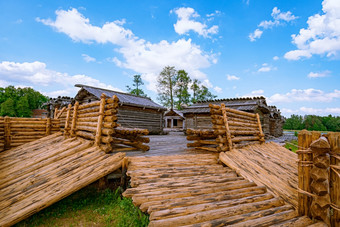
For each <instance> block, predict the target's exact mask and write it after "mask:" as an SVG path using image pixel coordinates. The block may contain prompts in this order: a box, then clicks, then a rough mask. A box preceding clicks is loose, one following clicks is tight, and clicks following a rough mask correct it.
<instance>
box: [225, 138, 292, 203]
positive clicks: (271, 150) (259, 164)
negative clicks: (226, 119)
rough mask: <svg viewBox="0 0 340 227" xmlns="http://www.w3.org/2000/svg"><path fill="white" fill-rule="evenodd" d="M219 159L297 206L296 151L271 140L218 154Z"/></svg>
mask: <svg viewBox="0 0 340 227" xmlns="http://www.w3.org/2000/svg"><path fill="white" fill-rule="evenodd" d="M220 160H221V161H222V162H223V163H224V164H226V165H227V166H229V167H230V168H232V169H235V170H236V171H237V172H238V173H239V174H240V175H242V176H243V177H245V178H247V179H248V180H252V181H254V182H255V183H256V184H258V185H265V186H266V187H267V188H268V189H269V191H271V192H273V193H274V194H275V195H277V196H280V197H281V198H283V199H284V200H285V201H286V202H288V203H289V204H291V205H293V206H294V207H295V208H297V206H298V193H297V186H298V174H297V172H298V171H297V166H298V164H297V161H298V157H297V154H296V153H294V152H292V151H290V150H288V149H286V148H284V147H282V146H280V145H279V144H277V143H274V142H270V143H266V144H261V145H260V144H255V145H249V146H246V147H244V148H241V149H233V150H232V151H228V152H225V153H220Z"/></svg>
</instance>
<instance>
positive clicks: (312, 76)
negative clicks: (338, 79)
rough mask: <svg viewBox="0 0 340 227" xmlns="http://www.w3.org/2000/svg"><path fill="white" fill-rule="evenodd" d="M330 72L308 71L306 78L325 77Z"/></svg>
mask: <svg viewBox="0 0 340 227" xmlns="http://www.w3.org/2000/svg"><path fill="white" fill-rule="evenodd" d="M330 73H331V72H330V71H328V70H326V71H324V72H310V73H309V74H308V78H318V77H326V76H328V75H329V74H330Z"/></svg>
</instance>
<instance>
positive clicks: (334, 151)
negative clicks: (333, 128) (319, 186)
mask: <svg viewBox="0 0 340 227" xmlns="http://www.w3.org/2000/svg"><path fill="white" fill-rule="evenodd" d="M327 139H328V142H329V144H330V147H331V152H330V176H329V195H330V199H331V208H330V219H331V220H330V222H331V226H340V224H339V223H340V132H330V133H328V134H327Z"/></svg>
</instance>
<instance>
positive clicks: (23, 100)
mask: <svg viewBox="0 0 340 227" xmlns="http://www.w3.org/2000/svg"><path fill="white" fill-rule="evenodd" d="M16 112H17V116H18V117H30V116H31V114H32V111H31V110H30V108H29V104H28V99H27V96H22V97H20V98H19V100H18V101H17V105H16Z"/></svg>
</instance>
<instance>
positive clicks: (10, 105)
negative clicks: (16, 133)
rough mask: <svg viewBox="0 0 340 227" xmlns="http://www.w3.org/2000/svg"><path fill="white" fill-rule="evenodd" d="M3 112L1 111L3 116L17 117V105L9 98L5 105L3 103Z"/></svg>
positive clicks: (0, 113)
mask: <svg viewBox="0 0 340 227" xmlns="http://www.w3.org/2000/svg"><path fill="white" fill-rule="evenodd" d="M0 107H1V110H0V115H1V116H9V117H16V113H15V105H14V100H13V99H11V98H9V99H7V100H6V101H4V102H3V103H1V106H0Z"/></svg>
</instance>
